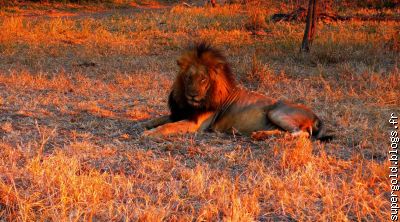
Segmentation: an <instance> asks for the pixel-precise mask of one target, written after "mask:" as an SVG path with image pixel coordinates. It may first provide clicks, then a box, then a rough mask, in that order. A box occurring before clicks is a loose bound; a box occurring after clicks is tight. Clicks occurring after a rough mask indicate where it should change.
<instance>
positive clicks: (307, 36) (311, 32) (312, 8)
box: [300, 0, 318, 52]
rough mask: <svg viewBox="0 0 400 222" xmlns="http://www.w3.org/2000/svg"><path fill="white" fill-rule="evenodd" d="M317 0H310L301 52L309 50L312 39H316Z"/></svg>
mask: <svg viewBox="0 0 400 222" xmlns="http://www.w3.org/2000/svg"><path fill="white" fill-rule="evenodd" d="M317 16H318V12H317V0H309V2H308V10H307V21H306V29H305V30H304V37H303V42H302V43H301V48H300V52H309V51H310V46H311V44H312V41H313V40H314V36H315V30H316V27H315V26H316V21H317Z"/></svg>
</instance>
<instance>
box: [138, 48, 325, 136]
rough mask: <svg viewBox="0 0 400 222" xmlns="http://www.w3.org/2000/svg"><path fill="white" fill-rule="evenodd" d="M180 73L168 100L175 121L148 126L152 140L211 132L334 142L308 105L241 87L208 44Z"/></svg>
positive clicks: (189, 54) (184, 59) (188, 55)
mask: <svg viewBox="0 0 400 222" xmlns="http://www.w3.org/2000/svg"><path fill="white" fill-rule="evenodd" d="M177 64H178V66H179V72H178V74H177V76H176V79H175V81H174V83H173V85H172V89H171V92H170V94H169V98H168V106H169V110H170V115H169V116H163V117H160V118H157V119H154V120H150V121H148V122H146V123H145V124H144V127H146V128H148V129H149V130H147V131H145V132H144V133H143V135H144V136H148V137H162V136H167V135H174V134H183V133H196V132H203V131H206V130H211V131H216V132H226V133H230V132H232V131H234V132H236V133H240V134H243V135H253V136H254V135H257V134H258V133H261V135H274V134H276V133H283V132H289V133H291V135H293V136H298V135H306V136H308V137H311V138H313V139H318V140H328V139H330V136H327V135H325V128H324V124H323V122H322V121H321V120H320V119H319V118H318V117H317V115H316V114H314V112H313V111H312V110H311V109H309V108H308V107H306V106H304V105H297V104H292V103H290V102H287V101H280V100H275V99H273V98H270V97H268V96H266V95H262V94H259V93H256V92H252V91H249V90H246V89H244V88H242V87H241V86H239V85H238V84H237V83H236V80H235V78H234V76H233V74H232V71H231V68H230V65H229V64H228V62H227V60H226V58H225V56H224V55H222V53H221V52H220V51H219V50H217V49H215V48H213V47H212V46H211V45H210V44H208V43H205V42H202V43H199V44H196V45H194V46H192V47H190V48H189V49H188V50H187V51H186V52H184V53H183V54H182V56H181V57H180V58H179V59H178V60H177Z"/></svg>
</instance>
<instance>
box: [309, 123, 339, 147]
mask: <svg viewBox="0 0 400 222" xmlns="http://www.w3.org/2000/svg"><path fill="white" fill-rule="evenodd" d="M311 134H312V138H313V139H316V140H320V141H324V142H326V141H331V140H332V139H334V138H335V136H334V135H328V134H326V128H325V124H324V123H323V121H321V120H320V119H317V121H316V122H315V124H314V127H313V130H312V132H311Z"/></svg>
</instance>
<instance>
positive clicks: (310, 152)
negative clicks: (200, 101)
mask: <svg viewBox="0 0 400 222" xmlns="http://www.w3.org/2000/svg"><path fill="white" fill-rule="evenodd" d="M264 4H265V5H259V4H247V5H239V4H233V5H226V6H221V7H218V8H204V7H192V8H186V7H183V6H180V5H175V6H167V7H164V6H158V7H147V8H146V7H137V8H129V7H131V6H129V7H124V8H122V9H112V10H111V9H107V8H96V7H94V8H93V7H92V6H90V7H89V6H88V7H83V8H80V6H77V7H75V8H74V7H72V6H65V5H57V4H56V6H57V7H54V5H53V6H52V5H44V6H43V5H40V4H32V5H30V6H29V5H28V7H27V8H26V7H25V6H24V7H18V6H10V7H3V8H2V9H1V13H0V14H1V17H0V30H1V31H0V138H1V139H0V220H1V221H4V220H5V221H14V220H17V221H85V220H94V221H130V220H134V221H135V220H140V221H164V220H166V221H192V220H198V221H210V220H212V221H217V220H223V221H253V220H256V221H387V220H389V216H390V203H389V196H390V188H389V180H388V174H389V169H388V168H389V161H387V151H388V149H389V145H390V144H389V134H388V130H389V129H390V126H389V124H388V119H389V117H390V113H392V112H395V113H397V114H398V115H399V114H400V97H399V92H400V73H399V47H400V45H399V38H400V37H399V31H398V30H399V29H400V24H399V23H396V22H372V21H370V22H361V21H346V22H319V23H318V33H317V38H316V40H315V42H314V44H313V46H312V51H311V53H310V54H309V55H304V54H299V53H298V51H299V47H300V43H301V39H302V35H303V31H304V23H301V22H280V23H272V22H271V21H270V20H269V18H270V16H271V15H272V14H273V13H277V12H286V11H288V10H289V9H290V8H289V6H286V5H284V4H272V3H271V2H267V3H264ZM63 7H67V8H66V9H65V10H64V8H63ZM68 7H70V8H68ZM49 8H52V9H49ZM54 8H55V9H54ZM71 8H72V9H71ZM342 13H361V14H373V13H377V11H375V10H366V9H362V10H361V9H360V10H358V9H354V10H353V11H351V10H347V11H346V10H344V11H342ZM384 13H387V14H394V15H396V14H397V15H398V14H399V9H398V8H397V9H390V10H389V9H388V10H384ZM47 15H50V16H47ZM51 15H57V16H64V17H54V16H51ZM254 25H256V26H257V25H259V26H260V27H261V29H262V30H263V31H264V32H263V33H264V34H263V35H261V36H258V35H251V33H250V32H249V31H248V28H246V27H249V26H250V27H251V26H254ZM196 39H207V40H208V41H210V42H212V43H213V44H214V45H215V46H216V47H218V48H220V49H222V50H223V51H224V52H225V53H226V55H227V57H228V59H229V61H230V63H231V64H232V67H233V70H234V73H235V75H236V76H237V79H238V80H239V82H240V83H241V84H242V85H244V86H246V87H248V88H250V89H252V90H256V91H259V92H262V93H265V94H267V95H270V96H272V97H275V98H279V99H288V100H291V101H294V102H300V103H304V104H307V105H308V106H310V107H312V108H313V109H314V110H315V111H316V113H318V115H319V116H320V117H321V118H322V119H324V120H326V122H327V127H328V128H330V129H331V130H332V131H333V133H334V134H335V135H336V139H334V140H333V141H332V142H330V143H320V142H310V141H309V140H307V139H304V138H297V139H296V138H271V139H267V140H265V141H253V140H252V139H250V138H248V137H243V136H240V135H224V134H216V133H207V134H199V135H183V136H174V137H170V138H165V139H148V138H141V137H140V134H141V132H142V129H140V128H137V127H134V125H135V124H136V123H138V122H140V121H143V120H145V119H148V118H151V117H155V116H158V115H162V114H167V113H168V110H167V106H166V101H167V93H168V91H169V87H170V85H171V83H172V81H173V78H174V75H175V73H176V71H177V66H176V58H177V56H178V55H179V53H180V52H181V51H182V50H183V49H184V48H185V46H186V45H188V44H189V43H190V42H192V41H193V40H196Z"/></svg>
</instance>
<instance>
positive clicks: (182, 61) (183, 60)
mask: <svg viewBox="0 0 400 222" xmlns="http://www.w3.org/2000/svg"><path fill="white" fill-rule="evenodd" d="M190 61H191V58H190V55H188V54H186V55H183V56H181V57H180V58H179V59H178V60H176V64H178V66H179V68H181V69H185V68H186V67H187V66H188V65H189V64H190Z"/></svg>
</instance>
